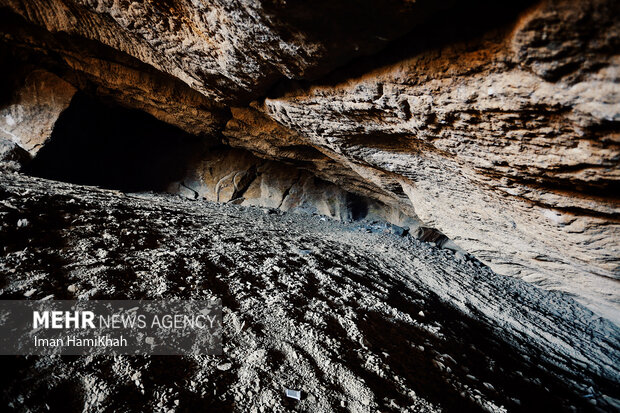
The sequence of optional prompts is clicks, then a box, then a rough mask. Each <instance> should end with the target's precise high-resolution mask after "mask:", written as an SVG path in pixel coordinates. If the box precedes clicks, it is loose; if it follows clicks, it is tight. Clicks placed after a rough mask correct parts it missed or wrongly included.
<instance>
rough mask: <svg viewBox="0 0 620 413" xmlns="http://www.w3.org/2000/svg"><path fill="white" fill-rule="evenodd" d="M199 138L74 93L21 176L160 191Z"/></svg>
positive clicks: (188, 158)
mask: <svg viewBox="0 0 620 413" xmlns="http://www.w3.org/2000/svg"><path fill="white" fill-rule="evenodd" d="M200 145H201V142H200V139H199V138H198V137H196V136H193V135H190V134H188V133H187V132H184V131H182V130H180V129H179V128H176V127H174V126H172V125H169V124H167V123H165V122H161V121H159V120H157V119H156V118H154V117H153V116H150V115H148V114H146V113H144V112H141V111H137V110H130V109H126V108H123V107H121V106H118V105H114V104H106V103H103V102H101V101H99V100H97V99H96V98H93V97H92V96H88V95H86V94H82V93H78V94H76V95H75V96H74V97H73V99H72V100H71V103H70V105H69V107H68V108H67V109H66V110H65V111H63V112H62V114H61V115H60V116H59V117H58V120H57V121H56V123H55V125H54V130H53V132H52V134H51V136H50V138H49V141H48V142H46V144H45V145H44V146H43V147H42V148H41V149H40V150H39V151H38V152H37V154H36V156H34V157H33V159H32V161H31V162H29V163H28V164H27V166H26V168H25V169H24V172H25V173H27V174H30V175H33V176H38V177H42V178H47V179H53V180H57V181H63V182H71V183H75V184H80V185H92V186H98V187H101V188H107V189H116V190H120V191H126V192H140V191H155V192H162V191H165V190H166V188H167V187H168V185H169V184H170V183H171V182H173V181H175V180H179V179H181V178H182V177H183V174H184V172H185V165H187V164H188V163H191V159H192V156H193V155H194V154H195V153H196V151H197V150H200Z"/></svg>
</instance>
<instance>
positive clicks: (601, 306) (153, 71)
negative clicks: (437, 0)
mask: <svg viewBox="0 0 620 413" xmlns="http://www.w3.org/2000/svg"><path fill="white" fill-rule="evenodd" d="M332 3H334V2H321V3H320V4H316V2H313V3H312V5H311V6H304V5H296V6H291V5H287V4H284V3H276V2H270V1H256V2H238V3H237V2H232V3H231V2H219V1H211V2H201V3H200V4H197V3H195V2H189V1H166V2H159V1H152V2H146V3H138V2H129V1H127V2H107V1H88V2H86V1H68V0H66V1H61V0H55V1H52V2H39V1H26V2H22V1H10V0H2V1H0V5H1V6H2V7H3V8H2V9H1V12H0V17H1V19H2V22H3V24H2V26H1V29H0V32H1V39H2V47H1V48H0V51H1V53H2V56H3V58H5V59H6V60H7V61H10V62H11V66H12V67H11V69H12V70H11V71H12V73H14V74H17V75H16V76H8V77H7V78H6V79H3V83H6V85H3V90H5V91H8V92H10V93H6V95H7V96H8V97H7V96H3V99H2V109H1V110H2V114H3V119H1V120H0V122H5V123H4V126H2V128H3V130H5V131H6V130H8V129H7V126H10V125H8V123H10V121H9V120H8V118H7V115H11V117H12V119H15V117H14V116H13V114H15V113H16V112H15V111H16V108H17V107H19V108H20V109H19V110H21V111H22V112H20V113H26V114H27V113H36V112H32V111H31V112H28V110H27V109H28V108H30V109H33V108H34V109H33V110H39V109H41V108H43V109H45V110H46V111H47V112H45V113H46V115H45V116H42V117H41V116H38V117H37V119H38V124H37V123H33V124H28V122H30V121H29V118H28V116H26V117H24V118H23V122H26V123H27V124H26V125H23V127H22V125H20V127H21V129H20V131H22V132H23V139H22V138H19V137H18V138H15V137H11V139H13V140H15V141H19V142H20V143H21V145H22V146H23V147H25V148H26V149H29V148H28V145H29V142H33V143H34V144H35V145H38V144H39V143H41V139H43V138H44V137H45V136H46V135H45V133H44V132H39V131H45V130H49V127H50V125H53V124H54V122H53V119H54V116H58V114H57V112H59V111H62V110H63V107H66V104H67V103H66V102H65V101H64V100H62V99H59V98H58V97H59V96H65V97H67V96H69V95H70V94H69V93H68V92H67V91H70V90H73V89H75V90H79V91H81V92H84V93H90V94H92V95H95V96H97V97H99V98H102V99H108V100H110V101H114V102H116V103H120V104H121V105H123V106H126V107H130V108H134V109H139V110H142V111H145V112H147V113H149V114H151V115H153V116H155V117H156V118H158V119H160V120H163V121H165V122H167V123H171V124H173V125H175V126H177V127H179V128H181V129H183V130H184V131H186V132H189V133H191V134H193V135H197V136H200V137H201V139H202V140H203V141H204V142H206V143H207V144H208V145H213V146H216V145H220V144H222V143H225V144H227V145H230V146H234V147H238V148H243V149H246V150H249V151H251V152H253V153H254V155H256V156H258V157H260V158H263V159H267V160H270V161H280V162H288V164H289V165H293V166H295V167H297V168H300V169H301V170H305V171H308V170H310V171H313V174H314V175H316V176H317V177H318V178H320V179H323V180H325V181H329V182H331V183H333V184H335V185H337V186H338V187H340V188H342V189H343V190H345V191H347V192H351V193H356V194H359V195H361V196H365V197H370V198H372V199H374V200H376V201H377V202H381V203H382V204H383V205H387V206H388V207H389V208H393V209H395V210H398V211H400V212H401V213H402V214H404V215H407V216H409V217H412V218H416V217H419V218H420V219H421V220H422V221H423V222H424V223H425V224H427V225H431V226H435V227H437V228H438V229H439V230H441V231H443V232H444V233H445V234H446V235H448V236H449V237H451V238H452V239H453V240H454V241H455V242H456V243H457V244H459V245H460V246H462V247H464V248H465V249H466V250H468V251H469V252H471V253H473V254H474V255H476V256H477V257H478V258H480V259H481V260H483V261H484V262H485V263H488V264H489V265H490V266H491V267H492V268H493V269H494V270H496V271H497V272H498V273H500V274H504V275H511V276H517V277H520V278H523V279H525V280H527V281H531V282H534V283H536V284H537V285H540V286H542V287H545V288H548V289H558V290H562V291H565V292H568V293H571V294H573V295H575V296H576V297H577V298H578V299H579V300H582V301H583V302H585V303H587V304H588V305H589V306H590V307H591V308H593V309H595V310H596V311H597V312H599V313H600V314H604V315H605V316H607V317H609V318H612V319H615V320H618V318H619V316H618V314H620V312H619V311H618V306H619V305H620V304H619V294H620V293H619V290H620V288H619V287H618V282H619V281H618V279H619V278H620V273H619V268H620V253H619V250H620V215H619V212H620V211H619V208H618V207H619V205H620V203H619V200H618V196H617V192H618V189H619V188H618V181H619V178H620V176H619V175H620V168H618V163H619V159H620V144H619V141H620V140H619V138H618V136H619V128H618V122H619V121H620V104H619V103H618V102H619V96H620V86H619V83H620V75H619V71H620V69H619V68H620V56H619V55H618V50H619V49H620V48H619V46H620V40H619V39H620V27H619V25H620V23H618V19H617V16H618V15H620V10H619V7H620V6H619V5H618V2H615V1H612V0H588V1H577V0H555V1H541V2H514V3H513V4H511V5H505V4H502V5H496V4H494V3H493V2H485V1H473V2H471V3H470V4H466V5H458V4H454V2H448V3H445V4H440V5H437V4H435V5H433V6H431V5H430V2H415V3H412V2H407V1H402V2H401V1H390V2H387V3H385V2H381V3H380V4H378V3H375V2H372V1H368V2H366V1H365V2H361V3H359V4H358V3H357V2H355V3H351V4H350V3H349V2H342V3H337V4H332ZM492 3H493V4H492ZM319 17H320V18H319ZM403 36H404V37H403ZM363 56H368V57H367V58H365V59H364V58H363ZM352 59H355V60H352ZM41 71H45V72H46V73H49V75H47V74H46V75H45V76H50V78H51V76H55V77H56V78H58V81H57V83H58V84H61V83H60V82H66V83H67V86H66V87H56V86H54V85H51V86H49V85H50V83H47V85H48V86H49V87H53V88H56V89H55V90H56V91H57V93H51V94H50V93H46V94H42V95H38V96H37V97H36V98H34V97H33V94H32V91H31V89H32V87H31V83H28V82H27V81H26V80H25V79H31V77H27V76H25V75H24V74H27V73H43V72H41ZM69 85H70V86H69ZM37 99H38V100H37ZM41 99H43V100H47V101H49V100H50V99H51V100H52V101H53V102H54V104H53V105H50V104H48V103H46V102H42V101H41ZM252 100H253V102H252V103H250V101H252ZM15 105H17V106H15ZM30 117H32V116H30ZM7 122H8V123H7ZM13 126H15V125H13ZM37 128H38V129H37ZM20 131H17V132H20ZM24 131H25V132H24ZM34 131H37V132H34ZM9 132H10V133H12V134H13V135H16V136H17V135H19V133H16V131H15V130H14V129H10V130H9ZM22 132H20V133H22ZM34 135H36V136H34ZM29 150H30V149H29Z"/></svg>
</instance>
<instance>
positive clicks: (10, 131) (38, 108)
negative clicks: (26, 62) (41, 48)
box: [0, 70, 76, 156]
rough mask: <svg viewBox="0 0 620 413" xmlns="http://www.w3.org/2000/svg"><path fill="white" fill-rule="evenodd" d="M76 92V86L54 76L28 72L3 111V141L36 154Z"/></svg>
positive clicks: (0, 119)
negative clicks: (6, 140)
mask: <svg viewBox="0 0 620 413" xmlns="http://www.w3.org/2000/svg"><path fill="white" fill-rule="evenodd" d="M75 92H76V89H75V88H74V87H73V86H71V85H70V84H69V83H67V82H65V81H64V80H62V79H60V78H59V77H58V76H56V75H54V74H52V73H49V72H46V71H42V70H35V71H32V72H31V73H28V74H27V75H26V76H25V79H24V80H23V84H22V85H21V87H20V88H19V90H18V91H17V92H16V93H15V95H14V96H13V98H12V99H11V102H10V103H9V104H8V105H6V106H4V107H2V108H0V138H4V139H8V140H11V141H13V142H15V143H17V144H18V145H19V146H21V147H22V148H23V149H25V150H26V151H28V153H30V155H32V156H34V155H36V154H37V152H38V151H39V149H41V147H42V146H43V145H44V144H45V142H46V141H47V140H48V139H49V138H50V137H51V135H52V131H53V129H54V125H55V124H56V121H57V120H58V117H59V116H60V114H61V113H62V112H63V111H64V110H65V109H66V108H67V107H68V106H69V104H70V103H71V99H72V98H73V95H74V94H75Z"/></svg>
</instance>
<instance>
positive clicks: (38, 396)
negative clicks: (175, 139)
mask: <svg viewBox="0 0 620 413" xmlns="http://www.w3.org/2000/svg"><path fill="white" fill-rule="evenodd" d="M0 216H1V217H2V218H1V220H0V222H1V232H0V247H1V249H0V254H1V255H0V298H2V299H25V298H26V296H25V295H24V294H25V293H27V292H28V299H41V298H43V297H49V296H50V295H53V298H54V299H80V300H87V299H159V298H183V299H205V298H210V297H221V298H222V300H223V305H224V322H225V326H224V355H222V356H191V357H190V356H183V357H182V356H174V357H172V356H115V357H103V356H79V357H78V356H65V357H35V356H23V357H22V356H20V357H10V356H4V357H2V365H3V374H2V383H1V388H2V390H1V391H2V399H0V403H2V404H3V405H5V406H6V407H8V408H9V410H15V411H24V410H28V411H48V410H62V411H73V410H79V411H82V410H83V411H199V410H203V411H205V410H206V411H249V412H259V411H260V412H266V411H269V412H271V411H307V412H328V411H357V412H366V411H368V412H370V411H372V412H375V411H386V412H387V411H394V412H400V411H414V412H424V411H459V412H461V411H485V410H486V411H505V410H508V411H561V410H567V411H571V410H574V409H575V408H576V409H578V410H586V411H589V410H593V411H596V410H600V411H610V410H613V409H614V403H616V404H615V408H617V407H618V405H617V403H618V401H617V399H619V398H620V394H619V391H618V382H619V377H620V374H619V373H618V370H617V368H618V365H619V364H620V363H619V353H620V351H619V350H620V348H619V345H618V338H619V337H620V334H619V329H618V327H616V326H615V325H614V324H611V323H609V322H607V321H605V320H604V319H601V318H599V317H597V316H596V315H595V314H593V313H592V312H590V311H589V310H587V309H586V308H585V307H583V306H581V305H579V304H578V303H576V302H575V301H574V300H573V299H571V298H570V297H566V296H563V295H562V294H560V293H557V292H550V291H544V290H541V289H538V288H536V287H533V286H531V285H529V284H527V283H525V282H522V281H519V280H516V279H512V278H508V277H503V276H500V275H497V274H495V273H493V272H492V271H491V270H490V269H488V268H487V267H486V266H484V265H483V264H481V263H480V262H479V261H477V260H476V259H474V258H473V257H471V256H465V257H463V256H461V255H454V253H453V252H451V251H449V250H443V249H438V248H435V247H434V246H432V245H430V244H427V243H423V242H419V241H417V240H416V239H414V238H412V237H408V236H405V237H398V236H396V235H393V234H388V233H374V232H370V233H369V232H367V230H366V229H365V227H364V226H363V225H360V224H359V223H357V224H356V223H341V222H337V221H333V220H330V219H327V218H325V217H321V216H304V215H296V214H288V213H282V212H279V211H276V210H270V209H262V208H253V207H250V208H247V207H241V206H237V205H225V204H215V203H209V202H206V201H190V200H187V199H182V198H180V197H178V196H173V195H158V194H146V193H144V194H124V193H120V192H116V191H109V190H102V189H98V188H94V187H86V186H78V185H72V184H66V183H59V182H53V181H47V180H44V179H38V178H31V177H27V176H24V175H21V174H17V173H12V172H1V173H0ZM24 219H26V220H27V221H23V220H24ZM20 220H22V221H21V224H20V225H18V224H17V223H18V221H20ZM24 222H26V224H24ZM69 286H71V288H69ZM33 290H34V291H33ZM285 387H288V388H295V389H300V390H301V391H302V399H301V400H300V401H296V400H292V399H287V398H285V397H284V388H285Z"/></svg>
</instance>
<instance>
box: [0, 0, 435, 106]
mask: <svg viewBox="0 0 620 413" xmlns="http://www.w3.org/2000/svg"><path fill="white" fill-rule="evenodd" d="M0 5H4V6H6V7H8V8H9V9H10V10H12V11H13V12H14V13H16V14H18V15H19V16H21V17H22V18H24V19H25V20H27V21H28V22H29V23H33V24H35V25H37V26H40V27H43V28H45V29H46V30H48V31H49V32H51V33H64V34H66V35H69V36H71V37H77V38H85V39H88V40H93V41H96V42H99V43H101V44H103V45H106V46H109V47H111V48H113V49H116V50H119V51H122V52H123V53H125V54H127V55H129V56H132V57H134V58H136V59H138V60H140V61H141V62H144V63H147V64H149V65H151V66H153V67H154V68H156V69H158V70H160V71H161V72H164V73H168V74H170V75H172V76H174V77H176V78H178V79H180V80H181V81H183V82H184V83H185V84H187V85H189V86H190V87H192V88H193V89H195V90H198V91H199V92H201V93H202V94H203V95H205V96H207V97H209V98H210V99H214V100H217V101H225V102H234V101H239V100H240V99H242V98H246V99H247V98H248V97H251V96H257V95H258V94H259V93H261V92H265V91H266V90H267V89H268V88H270V87H271V86H272V85H273V84H274V83H275V82H277V81H278V80H280V79H283V78H298V77H304V78H308V77H312V76H316V75H317V74H320V73H325V72H326V71H328V70H330V69H332V68H334V67H335V66H337V65H338V64H342V63H344V62H346V61H347V60H348V59H350V58H351V57H354V56H359V55H363V54H368V53H371V52H372V51H374V50H377V49H378V48H379V47H380V46H382V45H384V44H385V43H386V42H387V41H389V40H391V39H393V38H394V37H396V36H398V35H401V34H403V33H405V32H406V31H407V30H408V29H409V28H410V27H411V26H412V25H414V24H415V23H416V22H417V21H419V19H420V18H422V17H423V16H424V15H425V14H427V13H428V11H429V10H432V8H431V7H430V6H428V5H424V7H419V6H418V7H416V6H417V5H416V3H414V2H410V1H406V0H389V1H381V2H379V1H372V0H364V1H355V0H347V1H341V2H333V1H325V0H321V1H315V2H312V3H306V2H294V3H293V4H287V3H286V2H279V1H270V0H264V1H238V0H235V1H229V0H213V1H209V2H198V1H191V0H169V1H162V0H152V1H148V2H144V3H142V2H132V1H105V0H98V1H84V0H78V1H69V0H54V1H51V2H50V1H38V0H35V1H32V0H28V1H19V0H2V2H0Z"/></svg>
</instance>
